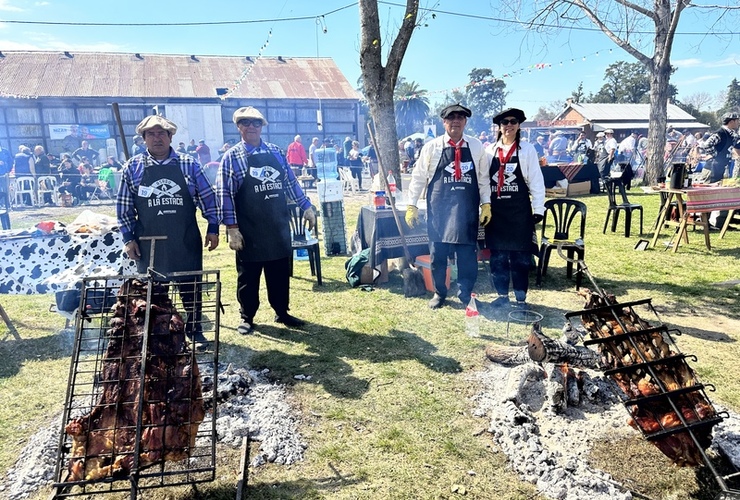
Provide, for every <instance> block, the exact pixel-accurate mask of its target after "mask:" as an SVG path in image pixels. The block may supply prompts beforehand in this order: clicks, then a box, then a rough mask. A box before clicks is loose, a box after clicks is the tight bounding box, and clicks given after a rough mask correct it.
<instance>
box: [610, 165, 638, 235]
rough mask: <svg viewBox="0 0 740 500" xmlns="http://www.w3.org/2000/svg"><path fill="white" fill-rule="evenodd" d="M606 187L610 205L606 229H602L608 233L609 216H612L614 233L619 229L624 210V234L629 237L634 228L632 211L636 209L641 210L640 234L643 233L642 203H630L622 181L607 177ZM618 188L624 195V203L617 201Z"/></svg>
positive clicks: (622, 195)
mask: <svg viewBox="0 0 740 500" xmlns="http://www.w3.org/2000/svg"><path fill="white" fill-rule="evenodd" d="M604 187H605V188H606V195H607V197H608V198H609V207H608V208H607V210H606V220H605V221H604V229H603V231H601V232H602V233H603V234H606V227H607V226H608V225H609V218H611V217H612V216H613V218H612V233H614V232H616V231H617V223H618V222H619V212H622V211H624V236H625V238H629V236H630V230H631V229H632V212H634V211H635V210H637V211H639V212H640V234H642V205H640V204H638V203H630V202H629V200H628V199H627V193H625V192H624V185H623V184H622V183H621V182H620V181H612V180H610V179H607V180H606V181H605V182H604ZM617 189H619V194H620V195H621V197H622V203H617Z"/></svg>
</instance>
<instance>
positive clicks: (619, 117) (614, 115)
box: [555, 103, 698, 126]
mask: <svg viewBox="0 0 740 500" xmlns="http://www.w3.org/2000/svg"><path fill="white" fill-rule="evenodd" d="M571 109H572V110H573V111H575V112H577V113H578V114H580V115H581V116H582V117H583V118H584V119H586V120H588V121H589V122H592V123H593V122H605V121H608V122H618V121H631V122H634V121H647V120H649V118H650V104H597V103H571V104H569V105H568V106H567V107H566V108H565V109H564V110H563V111H561V112H560V114H559V115H558V116H557V117H556V118H555V119H556V120H557V119H558V118H559V117H561V116H564V115H565V114H566V113H567V112H568V111H570V110H571ZM674 121H681V122H690V123H698V122H697V121H696V118H694V117H693V116H691V114H689V113H687V112H686V111H684V110H682V109H681V108H679V107H678V106H676V105H675V104H668V122H669V123H671V122H674ZM692 126H693V125H692Z"/></svg>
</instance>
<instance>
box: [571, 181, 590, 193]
mask: <svg viewBox="0 0 740 500" xmlns="http://www.w3.org/2000/svg"><path fill="white" fill-rule="evenodd" d="M590 192H591V181H583V182H573V183H571V184H568V196H579V195H583V194H588V193H590Z"/></svg>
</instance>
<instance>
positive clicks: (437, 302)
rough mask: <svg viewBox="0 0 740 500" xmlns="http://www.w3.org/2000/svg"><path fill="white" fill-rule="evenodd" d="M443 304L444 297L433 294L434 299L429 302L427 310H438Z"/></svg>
mask: <svg viewBox="0 0 740 500" xmlns="http://www.w3.org/2000/svg"><path fill="white" fill-rule="evenodd" d="M444 303H445V297H442V296H441V295H440V294H438V293H435V294H434V297H432V299H431V300H430V301H429V309H439V308H440V307H442V306H443V305H444Z"/></svg>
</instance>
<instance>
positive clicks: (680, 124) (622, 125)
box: [592, 119, 709, 132]
mask: <svg viewBox="0 0 740 500" xmlns="http://www.w3.org/2000/svg"><path fill="white" fill-rule="evenodd" d="M668 125H670V126H672V127H673V128H675V129H676V130H683V129H687V128H690V129H708V128H709V125H705V124H703V123H700V122H698V121H696V119H695V120H694V121H670V122H668ZM592 127H593V129H594V131H595V132H600V131H602V130H606V129H608V128H610V129H613V130H623V129H641V128H648V121H647V119H645V120H644V121H639V122H638V121H630V122H597V123H592Z"/></svg>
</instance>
